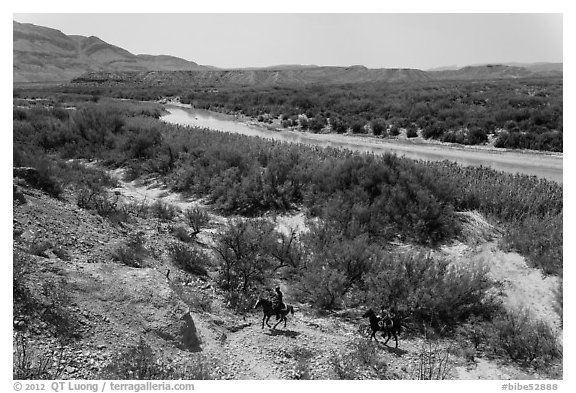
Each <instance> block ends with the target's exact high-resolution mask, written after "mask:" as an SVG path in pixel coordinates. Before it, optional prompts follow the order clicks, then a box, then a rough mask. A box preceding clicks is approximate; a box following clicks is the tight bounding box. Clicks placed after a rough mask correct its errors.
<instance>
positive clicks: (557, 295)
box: [554, 279, 564, 324]
mask: <svg viewBox="0 0 576 393" xmlns="http://www.w3.org/2000/svg"><path fill="white" fill-rule="evenodd" d="M554 311H556V314H558V316H559V317H560V322H561V323H562V324H563V323H564V280H563V279H560V282H559V283H558V288H556V290H555V291H554Z"/></svg>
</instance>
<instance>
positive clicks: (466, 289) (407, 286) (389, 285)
mask: <svg viewBox="0 0 576 393" xmlns="http://www.w3.org/2000/svg"><path fill="white" fill-rule="evenodd" d="M373 269H374V271H375V272H376V273H375V274H372V275H370V276H368V277H367V279H366V301H367V304H368V305H369V306H370V307H372V308H373V309H379V308H380V307H381V306H382V305H397V306H398V307H401V308H405V309H412V310H414V311H413V315H412V319H413V320H414V321H415V322H420V323H421V322H424V323H426V324H427V325H429V326H432V327H434V328H437V329H443V328H445V327H447V328H449V329H451V328H454V327H455V326H457V325H458V324H459V323H461V322H464V321H465V320H467V319H468V318H469V317H470V316H473V315H476V316H481V317H490V316H491V315H493V314H494V313H495V312H496V311H498V310H499V307H500V303H499V302H498V301H497V300H496V299H495V298H494V296H493V295H491V293H492V292H491V289H492V288H493V287H494V283H493V282H492V281H491V280H490V279H489V276H488V269H487V268H486V267H485V266H483V265H479V264H476V265H474V264H472V265H465V264H464V265H450V264H449V262H448V261H447V260H443V259H434V258H432V257H431V256H429V255H423V254H410V253H406V254H388V253H383V254H381V256H380V258H379V261H378V262H377V263H376V265H375V266H374V268H373Z"/></svg>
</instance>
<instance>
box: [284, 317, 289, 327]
mask: <svg viewBox="0 0 576 393" xmlns="http://www.w3.org/2000/svg"><path fill="white" fill-rule="evenodd" d="M286 322H288V318H286V317H284V329H286Z"/></svg>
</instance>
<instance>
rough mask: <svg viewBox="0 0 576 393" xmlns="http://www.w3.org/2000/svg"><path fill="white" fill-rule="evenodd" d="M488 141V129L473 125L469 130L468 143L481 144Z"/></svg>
mask: <svg viewBox="0 0 576 393" xmlns="http://www.w3.org/2000/svg"><path fill="white" fill-rule="evenodd" d="M487 141H488V135H487V134H486V131H484V130H483V129H481V128H480V127H471V128H470V129H469V130H468V136H467V140H466V144H468V145H479V144H480V143H484V142H487Z"/></svg>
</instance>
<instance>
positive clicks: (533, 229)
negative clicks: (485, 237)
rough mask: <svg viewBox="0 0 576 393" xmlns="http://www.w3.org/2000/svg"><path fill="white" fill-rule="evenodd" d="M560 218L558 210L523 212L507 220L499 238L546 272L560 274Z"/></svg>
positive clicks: (561, 252) (506, 246) (561, 241)
mask: <svg viewBox="0 0 576 393" xmlns="http://www.w3.org/2000/svg"><path fill="white" fill-rule="evenodd" d="M562 235H563V219H562V212H560V213H559V214H554V215H551V214H547V215H545V216H544V217H539V216H527V217H524V218H522V219H518V220H515V221H514V222H512V223H511V224H509V226H508V229H507V231H506V232H505V234H504V237H503V238H502V240H501V242H502V243H503V245H504V247H505V248H508V249H512V250H515V251H518V252H519V253H520V254H522V255H525V256H526V257H527V259H528V261H529V262H530V263H531V264H532V265H533V266H536V267H539V268H541V269H542V270H543V271H544V272H545V273H547V274H556V275H557V274H562V269H563V236H562Z"/></svg>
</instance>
